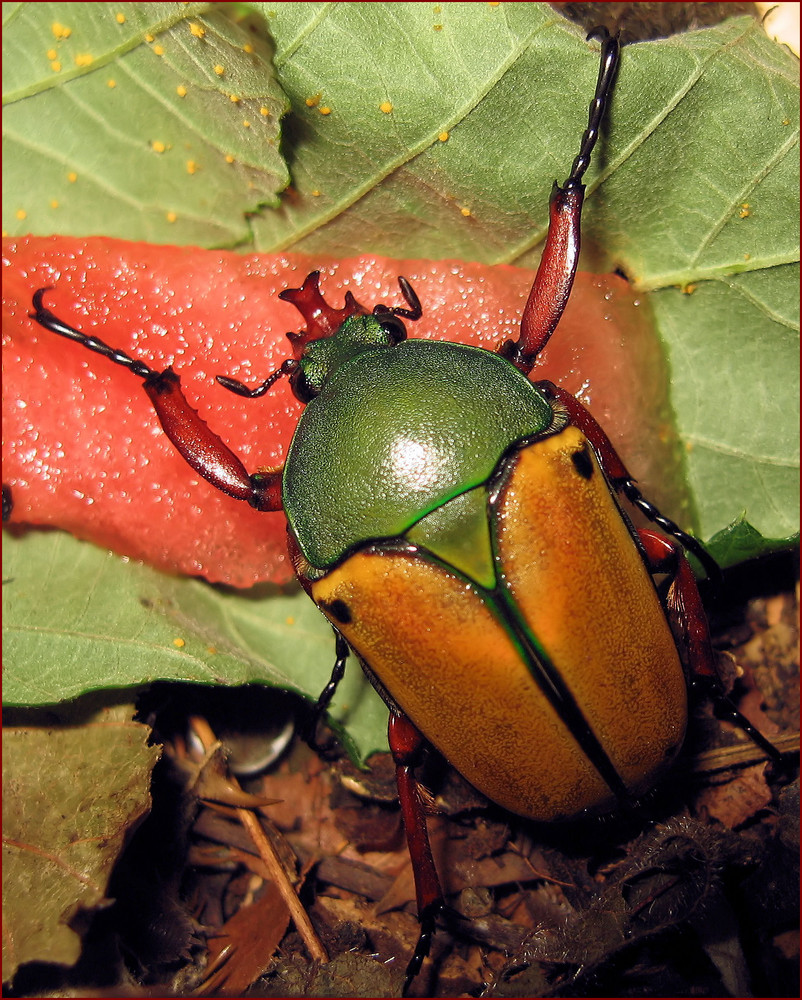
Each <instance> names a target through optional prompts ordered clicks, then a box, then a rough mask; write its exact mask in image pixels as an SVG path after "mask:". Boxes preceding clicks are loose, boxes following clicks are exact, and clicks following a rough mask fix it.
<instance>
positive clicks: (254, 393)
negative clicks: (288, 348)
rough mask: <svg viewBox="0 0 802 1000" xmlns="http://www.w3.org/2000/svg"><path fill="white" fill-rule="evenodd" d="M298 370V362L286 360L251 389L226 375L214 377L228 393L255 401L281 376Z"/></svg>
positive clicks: (291, 359) (290, 359)
mask: <svg viewBox="0 0 802 1000" xmlns="http://www.w3.org/2000/svg"><path fill="white" fill-rule="evenodd" d="M297 368H298V362H297V361H295V360H294V359H293V358H287V360H286V361H285V362H284V363H283V364H282V366H281V367H280V368H277V369H276V370H275V371H274V372H273V373H272V375H268V376H267V378H266V379H265V380H264V382H260V383H259V385H257V386H254V388H253V389H251V388H249V387H248V386H247V385H245V383H244V382H240V381H239V380H238V379H235V378H230V377H229V376H228V375H216V376H215V378H216V380H217V382H218V383H219V384H220V385H222V387H223V388H224V389H228V391H229V392H234V393H236V394H237V395H238V396H245V397H246V398H247V399H256V398H257V397H259V396H264V394H265V393H266V392H267V391H268V390H269V389H270V388H271V387H272V386H273V385H274V384H275V383H276V382H277V381H278V380H279V379H280V378H281V377H282V376H283V375H292V373H293V372H294V371H295V370H296V369H297Z"/></svg>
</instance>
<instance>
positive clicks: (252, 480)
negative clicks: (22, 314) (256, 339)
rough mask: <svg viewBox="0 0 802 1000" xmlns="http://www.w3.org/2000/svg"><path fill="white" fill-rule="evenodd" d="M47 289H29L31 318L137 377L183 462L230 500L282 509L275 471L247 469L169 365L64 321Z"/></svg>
mask: <svg viewBox="0 0 802 1000" xmlns="http://www.w3.org/2000/svg"><path fill="white" fill-rule="evenodd" d="M47 291H49V289H47V288H40V289H39V290H38V291H37V292H35V293H34V296H33V307H34V309H35V312H32V313H30V317H31V319H33V320H35V321H36V322H37V323H38V324H39V325H40V326H43V327H44V328H45V329H46V330H49V331H50V332H51V333H57V334H59V336H62V337H66V338H67V339H68V340H74V341H76V342H77V343H79V344H80V345H81V346H82V347H86V348H87V349H88V350H90V351H94V352H95V353H96V354H100V355H102V356H103V357H104V358H108V360H109V361H113V362H114V364H117V365H120V366H121V367H122V368H127V369H128V371H130V372H131V374H132V375H136V376H137V377H138V378H141V379H143V380H144V389H145V392H146V393H147V394H148V397H149V398H150V401H151V403H152V404H153V407H154V409H155V410H156V416H157V417H158V418H159V423H160V424H161V425H162V429H163V430H164V433H165V434H166V435H167V437H168V438H169V440H170V441H171V443H172V444H173V445H174V446H175V448H176V449H177V451H178V452H179V454H180V455H181V457H182V458H183V459H184V461H185V462H187V464H188V465H190V466H191V467H192V468H193V469H194V470H195V471H196V472H197V473H198V474H199V475H201V476H203V478H204V479H205V480H207V482H210V483H211V484H212V486H214V487H216V488H217V489H218V490H221V491H222V492H223V493H226V494H228V496H230V497H234V499H236V500H245V501H246V502H247V503H249V504H250V505H251V507H254V508H255V509H256V510H262V511H279V510H281V509H282V503H281V471H280V470H279V471H272V472H257V473H255V474H254V475H252V476H251V475H249V473H248V471H247V469H246V468H245V466H244V465H243V464H242V462H241V461H240V460H239V458H237V456H236V455H235V454H234V452H233V451H232V450H231V449H230V448H229V447H228V445H226V444H225V443H224V442H223V440H222V439H221V438H220V437H219V436H218V435H217V434H215V433H214V432H213V431H212V430H210V429H209V427H208V425H207V424H206V421H205V420H203V419H202V417H201V416H200V414H199V413H198V411H197V410H195V409H194V408H193V407H192V406H190V405H189V403H188V402H187V399H186V397H185V396H184V393H183V391H182V389H181V380H180V378H179V377H178V375H176V373H175V372H174V371H173V370H172V368H166V369H165V370H164V371H163V372H159V371H156V370H155V369H153V368H150V367H149V366H148V365H146V364H145V363H144V362H143V361H140V360H138V359H136V358H132V357H131V356H130V355H128V354H126V353H125V352H124V351H118V350H116V349H115V348H113V347H110V346H109V345H108V344H106V343H104V342H103V341H102V340H99V339H98V338H97V337H92V336H89V335H88V334H86V333H83V332H82V331H81V330H78V329H77V328H76V327H74V326H70V325H69V324H67V323H64V322H63V321H62V320H60V319H59V318H58V316H56V315H55V314H54V313H52V312H51V311H50V310H49V309H48V308H47V307H46V306H45V305H43V302H42V299H43V297H44V294H45V292H47Z"/></svg>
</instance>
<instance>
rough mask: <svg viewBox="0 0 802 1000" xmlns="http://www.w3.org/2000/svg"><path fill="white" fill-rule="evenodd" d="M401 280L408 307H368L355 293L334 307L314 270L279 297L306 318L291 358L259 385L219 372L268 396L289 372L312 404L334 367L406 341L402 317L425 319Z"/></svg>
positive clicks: (243, 391) (231, 383)
mask: <svg viewBox="0 0 802 1000" xmlns="http://www.w3.org/2000/svg"><path fill="white" fill-rule="evenodd" d="M398 284H399V285H400V287H401V294H402V295H403V296H404V299H405V301H406V303H407V305H408V306H409V308H404V307H399V306H393V307H390V306H385V305H378V306H375V307H374V309H373V312H368V310H367V309H366V308H365V307H364V306H362V305H360V303H359V302H357V300H356V299H355V298H354V296H353V294H352V293H351V292H346V293H345V305H344V306H343V308H342V309H335V308H334V307H333V306H330V305H329V304H328V302H326V300H325V299H324V298H323V295H322V294H321V291H320V272H319V271H312V272H310V273H309V274H308V275H307V276H306V278H305V279H304V283H303V284H302V285H301V287H300V288H285V289H284V291H283V292H279V298H280V299H284V300H285V301H286V302H290V303H292V305H294V306H295V308H296V309H297V310H298V312H299V313H300V314H301V315H302V316H303V318H304V320H305V322H306V327H305V328H304V329H303V330H301V331H300V332H299V333H288V334H287V338H288V339H289V341H290V343H291V344H292V357H291V358H288V359H287V360H286V361H285V362H284V364H283V365H282V366H281V367H280V368H279V369H278V371H275V372H273V374H272V375H270V376H268V378H266V379H265V381H264V382H263V383H262V384H261V385H259V386H257V387H256V388H255V389H249V388H248V386H246V385H244V384H243V383H242V382H238V381H237V380H236V379H232V378H228V377H225V376H218V377H217V381H218V382H219V383H220V384H221V385H222V386H224V387H225V388H226V389H230V390H231V391H232V392H236V393H237V394H238V395H240V396H249V397H254V396H261V395H263V394H264V393H265V392H267V390H268V389H269V388H270V387H271V386H272V385H273V383H274V382H275V381H276V380H277V379H279V378H280V377H281V376H282V375H286V376H288V377H289V380H290V385H291V386H292V391H293V392H294V393H295V396H296V397H297V398H298V399H299V400H300V401H301V402H302V403H308V402H309V400H310V399H314V397H315V396H317V395H318V393H319V392H320V390H321V389H322V388H323V385H324V383H325V382H326V379H327V378H328V377H329V376H330V375H331V374H332V372H334V371H336V370H337V369H338V368H339V367H340V366H341V365H342V364H344V363H345V362H346V361H348V360H349V358H352V357H354V356H355V355H357V354H361V353H363V352H364V351H373V350H379V349H381V348H387V347H392V346H394V345H395V344H398V343H400V342H401V341H402V340H406V336H407V331H406V327H405V326H404V324H403V322H402V321H401V319H400V317H401V316H403V317H404V318H406V319H411V320H416V319H420V317H421V315H422V313H423V310H422V308H421V304H420V301H419V299H418V296H417V295H416V294H415V291H414V289H413V288H412V286H411V285H410V283H409V282H408V281H407V279H406V278H401V277H399V279H398Z"/></svg>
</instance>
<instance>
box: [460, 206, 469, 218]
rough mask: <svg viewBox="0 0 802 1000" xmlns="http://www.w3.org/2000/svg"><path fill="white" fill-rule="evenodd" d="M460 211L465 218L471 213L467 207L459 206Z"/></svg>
mask: <svg viewBox="0 0 802 1000" xmlns="http://www.w3.org/2000/svg"><path fill="white" fill-rule="evenodd" d="M460 212H461V213H462V215H464V216H465V218H466V219H467V217H468V216H469V215H470V214H471V210H470V209H469V208H461V209H460Z"/></svg>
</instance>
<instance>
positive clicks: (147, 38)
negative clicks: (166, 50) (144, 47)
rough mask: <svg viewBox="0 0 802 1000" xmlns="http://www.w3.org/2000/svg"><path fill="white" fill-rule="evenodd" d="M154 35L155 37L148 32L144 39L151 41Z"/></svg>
mask: <svg viewBox="0 0 802 1000" xmlns="http://www.w3.org/2000/svg"><path fill="white" fill-rule="evenodd" d="M155 37H156V36H155V35H151V34H150V33H148V34H147V35H145V41H146V42H152V41H153V39H154V38H155Z"/></svg>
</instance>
